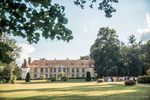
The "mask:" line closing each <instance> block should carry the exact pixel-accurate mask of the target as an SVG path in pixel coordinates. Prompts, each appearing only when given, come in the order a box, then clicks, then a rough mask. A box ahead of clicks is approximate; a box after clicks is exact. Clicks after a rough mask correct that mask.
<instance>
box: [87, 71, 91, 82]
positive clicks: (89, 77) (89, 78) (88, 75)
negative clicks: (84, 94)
mask: <svg viewBox="0 0 150 100" xmlns="http://www.w3.org/2000/svg"><path fill="white" fill-rule="evenodd" d="M91 79H92V78H91V73H90V72H86V79H85V80H86V81H91Z"/></svg>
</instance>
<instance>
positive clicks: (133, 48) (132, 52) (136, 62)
mask: <svg viewBox="0 0 150 100" xmlns="http://www.w3.org/2000/svg"><path fill="white" fill-rule="evenodd" d="M140 57H141V42H138V43H137V42H136V38H135V36H134V35H130V36H129V50H128V53H127V60H128V63H127V66H128V68H129V69H128V71H129V76H139V75H141V74H142V67H141V66H142V61H141V58H140Z"/></svg>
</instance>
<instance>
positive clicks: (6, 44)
mask: <svg viewBox="0 0 150 100" xmlns="http://www.w3.org/2000/svg"><path fill="white" fill-rule="evenodd" d="M19 52H20V48H19V47H18V46H17V44H16V41H15V40H13V39H11V38H10V37H7V36H5V35H4V34H3V35H0V55H1V56H0V62H2V63H6V64H9V63H11V62H12V61H15V60H16V58H18V57H19Z"/></svg>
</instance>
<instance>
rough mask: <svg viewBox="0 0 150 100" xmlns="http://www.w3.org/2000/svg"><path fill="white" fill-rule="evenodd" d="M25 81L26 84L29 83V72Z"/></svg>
mask: <svg viewBox="0 0 150 100" xmlns="http://www.w3.org/2000/svg"><path fill="white" fill-rule="evenodd" d="M25 81H26V82H30V73H29V72H28V73H27V76H26V79H25Z"/></svg>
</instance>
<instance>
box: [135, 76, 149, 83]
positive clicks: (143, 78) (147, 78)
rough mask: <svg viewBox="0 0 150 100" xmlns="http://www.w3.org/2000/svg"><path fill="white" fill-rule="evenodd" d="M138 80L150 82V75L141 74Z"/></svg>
mask: <svg viewBox="0 0 150 100" xmlns="http://www.w3.org/2000/svg"><path fill="white" fill-rule="evenodd" d="M137 82H138V83H150V76H149V75H143V76H139V77H138V78H137Z"/></svg>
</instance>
